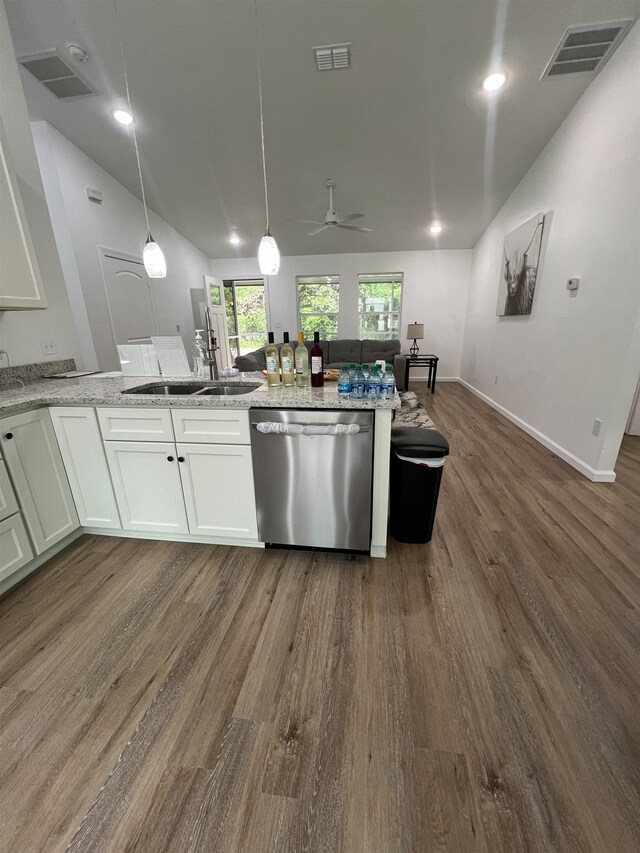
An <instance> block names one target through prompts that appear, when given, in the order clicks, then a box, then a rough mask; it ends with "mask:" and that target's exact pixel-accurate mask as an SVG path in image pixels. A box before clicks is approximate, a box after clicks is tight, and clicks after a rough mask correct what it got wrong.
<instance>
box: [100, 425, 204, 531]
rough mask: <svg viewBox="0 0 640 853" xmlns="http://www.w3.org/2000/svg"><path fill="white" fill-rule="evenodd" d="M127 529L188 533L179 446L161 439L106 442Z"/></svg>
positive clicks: (112, 476)
mask: <svg viewBox="0 0 640 853" xmlns="http://www.w3.org/2000/svg"><path fill="white" fill-rule="evenodd" d="M105 450H106V454H107V462H108V464H109V471H110V472H111V479H112V481H113V488H114V490H115V494H116V500H117V502H118V509H119V510H120V519H121V521H122V527H123V529H124V530H139V531H145V532H153V533H178V534H186V533H188V532H189V528H188V525H187V515H186V512H185V507H184V498H183V496H182V485H181V482H180V471H179V470H178V465H179V463H178V460H177V453H176V446H175V444H174V443H173V442H159V441H148V442H147V441H106V442H105Z"/></svg>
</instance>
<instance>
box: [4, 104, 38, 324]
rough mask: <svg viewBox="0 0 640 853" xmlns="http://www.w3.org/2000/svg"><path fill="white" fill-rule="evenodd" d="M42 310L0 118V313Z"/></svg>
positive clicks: (34, 262) (33, 259)
mask: <svg viewBox="0 0 640 853" xmlns="http://www.w3.org/2000/svg"><path fill="white" fill-rule="evenodd" d="M46 307H47V299H46V296H45V292H44V287H43V286H42V277H41V276H40V269H39V267H38V259H37V257H36V253H35V249H34V246H33V241H32V239H31V234H30V232H29V224H28V222H27V217H26V214H25V210H24V205H23V203H22V198H21V196H20V188H19V186H18V179H17V177H16V173H15V170H14V168H13V166H12V164H11V154H10V152H9V146H8V145H7V140H6V137H5V134H4V128H3V126H2V119H1V118H0V310H6V309H24V308H46Z"/></svg>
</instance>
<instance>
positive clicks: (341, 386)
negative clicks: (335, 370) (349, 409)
mask: <svg viewBox="0 0 640 853" xmlns="http://www.w3.org/2000/svg"><path fill="white" fill-rule="evenodd" d="M350 394H351V379H350V378H349V368H348V367H346V366H345V367H343V368H342V370H341V371H340V377H339V378H338V399H340V400H348V399H349V396H350Z"/></svg>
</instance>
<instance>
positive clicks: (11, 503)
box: [0, 459, 19, 521]
mask: <svg viewBox="0 0 640 853" xmlns="http://www.w3.org/2000/svg"><path fill="white" fill-rule="evenodd" d="M18 509H19V507H18V501H17V500H16V496H15V494H14V493H13V487H12V486H11V480H10V479H9V475H8V474H7V466H6V465H5V464H4V462H3V461H2V459H0V521H1V520H2V519H3V518H8V517H9V516H10V515H13V514H14V512H18Z"/></svg>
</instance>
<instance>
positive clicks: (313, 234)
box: [309, 225, 331, 237]
mask: <svg viewBox="0 0 640 853" xmlns="http://www.w3.org/2000/svg"><path fill="white" fill-rule="evenodd" d="M330 227H331V226H330V225H321V226H320V228H316V230H315V231H309V237H315V235H316V234H319V233H320V232H321V231H326V230H327V228H330Z"/></svg>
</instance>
